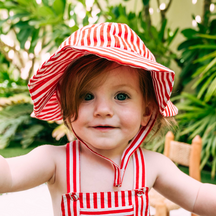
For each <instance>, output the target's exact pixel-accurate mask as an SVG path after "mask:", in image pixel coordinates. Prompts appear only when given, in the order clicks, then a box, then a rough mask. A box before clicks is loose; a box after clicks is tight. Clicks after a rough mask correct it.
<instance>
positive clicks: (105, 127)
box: [92, 125, 116, 131]
mask: <svg viewBox="0 0 216 216" xmlns="http://www.w3.org/2000/svg"><path fill="white" fill-rule="evenodd" d="M92 128H93V129H96V130H98V131H110V130H112V129H115V128H116V127H113V126H111V125H96V126H93V127H92Z"/></svg>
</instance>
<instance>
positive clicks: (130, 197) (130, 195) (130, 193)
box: [128, 191, 132, 205]
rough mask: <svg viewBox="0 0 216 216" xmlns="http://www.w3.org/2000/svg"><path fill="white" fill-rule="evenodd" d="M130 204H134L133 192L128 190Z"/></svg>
mask: <svg viewBox="0 0 216 216" xmlns="http://www.w3.org/2000/svg"><path fill="white" fill-rule="evenodd" d="M128 204H129V205H132V192H131V191H128Z"/></svg>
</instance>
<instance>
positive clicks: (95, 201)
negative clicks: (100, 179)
mask: <svg viewBox="0 0 216 216" xmlns="http://www.w3.org/2000/svg"><path fill="white" fill-rule="evenodd" d="M93 200H94V208H95V209H96V208H97V207H98V206H97V193H93Z"/></svg>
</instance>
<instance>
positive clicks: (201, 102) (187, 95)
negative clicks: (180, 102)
mask: <svg viewBox="0 0 216 216" xmlns="http://www.w3.org/2000/svg"><path fill="white" fill-rule="evenodd" d="M182 96H183V97H185V98H188V99H189V100H190V101H191V102H192V103H194V105H195V104H197V105H200V106H203V107H206V108H211V106H209V105H208V104H206V103H205V102H204V101H202V100H199V99H198V98H196V97H195V96H193V95H191V94H189V93H186V92H182Z"/></svg>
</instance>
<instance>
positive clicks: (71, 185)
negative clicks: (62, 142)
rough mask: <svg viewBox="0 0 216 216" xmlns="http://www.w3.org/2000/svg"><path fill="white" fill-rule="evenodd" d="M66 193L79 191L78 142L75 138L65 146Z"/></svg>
mask: <svg viewBox="0 0 216 216" xmlns="http://www.w3.org/2000/svg"><path fill="white" fill-rule="evenodd" d="M66 172H67V175H66V176H67V193H70V192H71V191H73V192H78V193H79V192H80V142H79V141H78V140H75V141H73V142H70V143H68V144H67V146H66Z"/></svg>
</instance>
